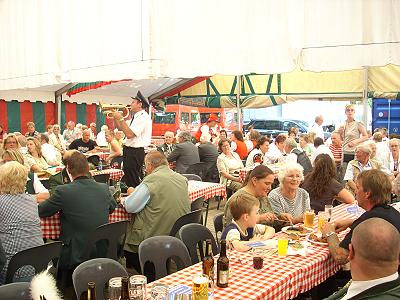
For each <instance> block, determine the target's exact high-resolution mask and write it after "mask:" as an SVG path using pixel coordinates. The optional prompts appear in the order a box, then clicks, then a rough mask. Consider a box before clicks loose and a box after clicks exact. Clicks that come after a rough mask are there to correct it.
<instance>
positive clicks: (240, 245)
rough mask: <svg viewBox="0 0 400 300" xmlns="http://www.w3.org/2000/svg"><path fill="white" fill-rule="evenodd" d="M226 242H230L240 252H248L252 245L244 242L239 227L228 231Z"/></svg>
mask: <svg viewBox="0 0 400 300" xmlns="http://www.w3.org/2000/svg"><path fill="white" fill-rule="evenodd" d="M226 242H227V243H229V244H230V245H231V246H233V249H235V250H236V251H239V252H246V251H249V250H250V249H251V247H249V246H246V245H245V244H244V243H248V242H244V241H241V240H240V233H239V230H237V229H231V230H229V231H228V233H227V235H226Z"/></svg>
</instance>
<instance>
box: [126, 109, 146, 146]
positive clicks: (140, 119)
mask: <svg viewBox="0 0 400 300" xmlns="http://www.w3.org/2000/svg"><path fill="white" fill-rule="evenodd" d="M128 122H131V121H128ZM128 124H129V123H128ZM151 125H152V124H151V118H150V116H149V114H148V113H147V112H146V111H145V110H141V111H138V112H137V113H135V114H134V116H133V120H132V123H131V124H130V125H129V128H130V129H131V130H132V131H133V133H134V134H135V136H134V137H133V138H131V139H126V141H125V146H127V147H134V148H140V147H147V146H149V145H150V144H151V129H152V128H151Z"/></svg>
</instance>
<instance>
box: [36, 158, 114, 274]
mask: <svg viewBox="0 0 400 300" xmlns="http://www.w3.org/2000/svg"><path fill="white" fill-rule="evenodd" d="M67 170H68V172H69V174H70V175H71V177H72V179H73V181H72V182H71V183H69V184H63V185H60V186H58V187H56V189H55V191H54V193H53V195H52V196H51V197H50V198H49V199H48V200H46V201H44V202H42V203H40V205H39V216H40V217H41V218H44V217H49V216H52V215H54V214H56V213H57V212H61V214H60V221H61V235H60V240H61V241H62V242H63V247H62V250H61V257H60V261H59V269H60V268H61V270H72V269H73V268H74V267H76V266H77V265H78V264H79V263H81V262H82V255H83V252H84V250H85V247H86V243H87V240H88V237H89V236H90V234H92V233H93V232H94V230H95V229H96V228H97V227H98V226H100V225H103V224H107V223H108V215H109V214H110V213H112V212H113V211H114V209H115V207H116V205H117V203H116V202H115V200H114V198H113V197H112V196H111V194H110V192H109V190H108V186H107V185H106V184H104V183H97V182H95V181H94V180H93V179H90V178H89V177H88V176H87V174H88V172H89V164H88V162H87V159H86V157H85V156H84V155H83V154H81V153H79V152H74V153H72V155H71V156H70V158H69V159H68V163H67Z"/></svg>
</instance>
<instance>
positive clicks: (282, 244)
mask: <svg viewBox="0 0 400 300" xmlns="http://www.w3.org/2000/svg"><path fill="white" fill-rule="evenodd" d="M288 246H289V240H288V239H284V238H279V239H278V255H279V256H286V253H287V249H288Z"/></svg>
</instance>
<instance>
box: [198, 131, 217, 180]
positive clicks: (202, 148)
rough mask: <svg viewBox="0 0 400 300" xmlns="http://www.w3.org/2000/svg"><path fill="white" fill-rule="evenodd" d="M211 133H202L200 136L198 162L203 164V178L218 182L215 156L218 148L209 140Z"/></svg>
mask: <svg viewBox="0 0 400 300" xmlns="http://www.w3.org/2000/svg"><path fill="white" fill-rule="evenodd" d="M210 141H211V134H209V133H208V132H207V133H203V134H202V135H201V137H200V143H201V144H200V145H199V156H200V162H203V163H204V164H205V167H204V169H205V180H206V181H211V182H219V178H218V169H217V158H218V155H219V153H218V150H217V147H215V145H213V144H212V143H211V142H210Z"/></svg>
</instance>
